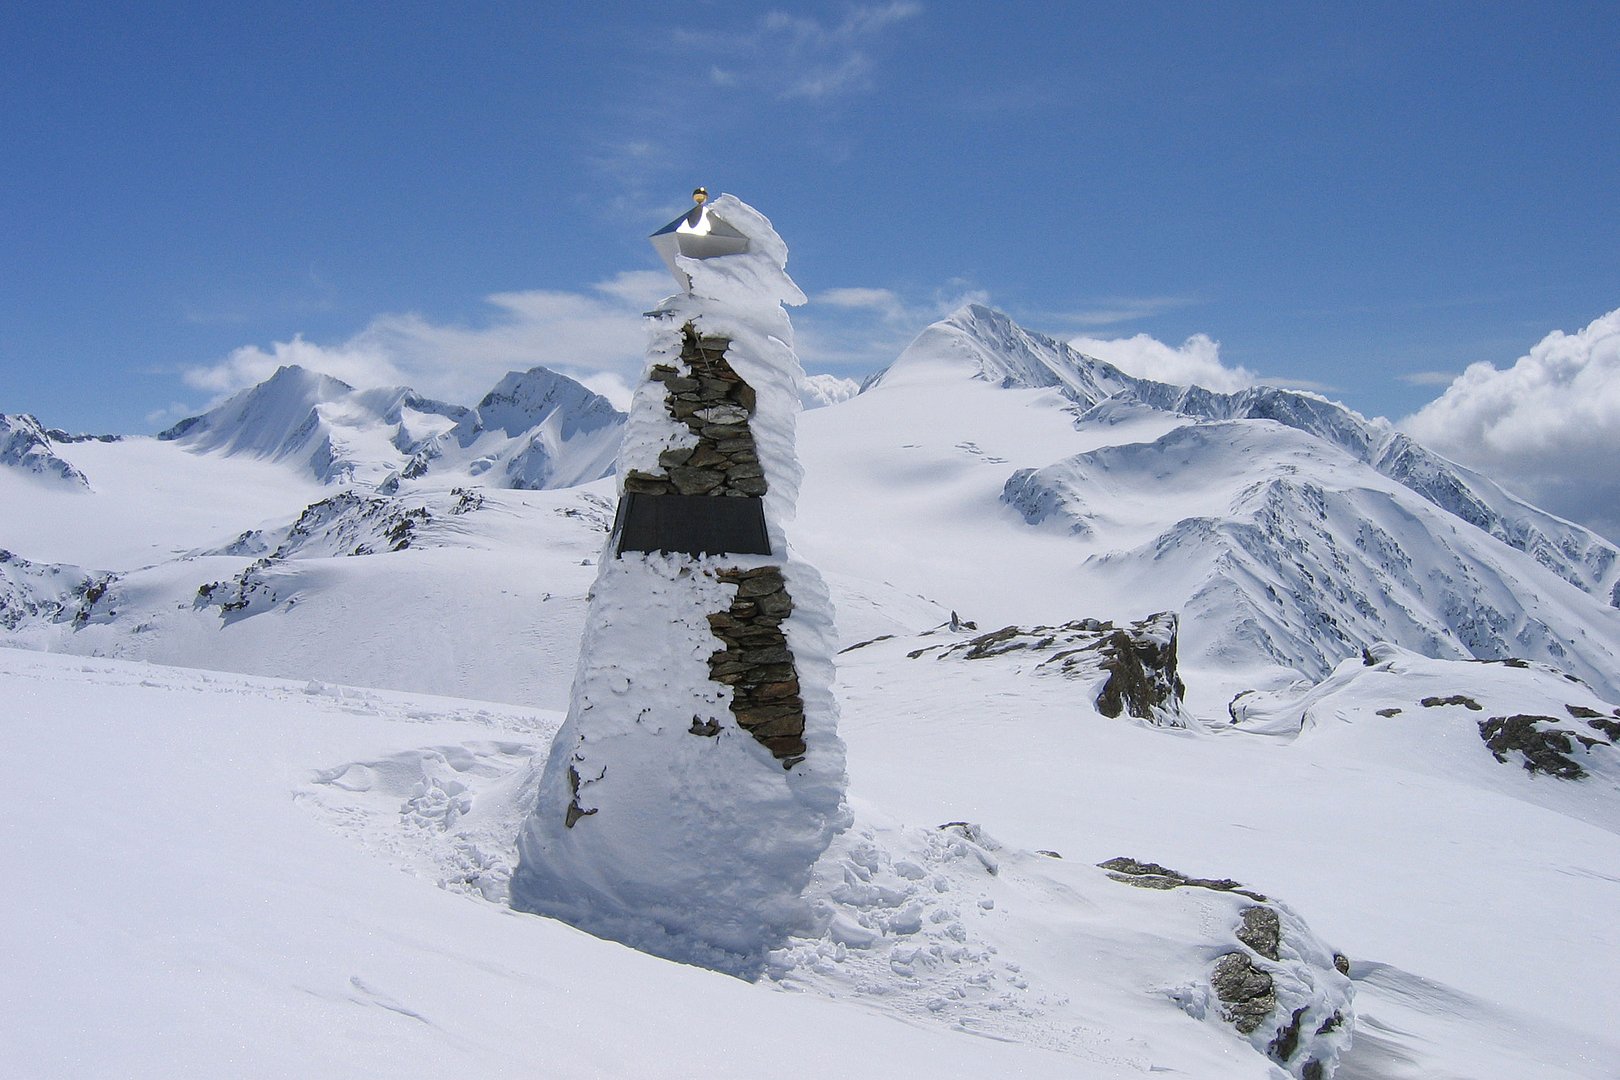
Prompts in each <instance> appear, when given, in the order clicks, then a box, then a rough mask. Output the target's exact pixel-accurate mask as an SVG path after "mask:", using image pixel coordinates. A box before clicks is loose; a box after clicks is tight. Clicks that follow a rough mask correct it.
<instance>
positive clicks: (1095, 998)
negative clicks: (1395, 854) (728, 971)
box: [768, 814, 1355, 1080]
mask: <svg viewBox="0 0 1620 1080" xmlns="http://www.w3.org/2000/svg"><path fill="white" fill-rule="evenodd" d="M1101 869H1102V872H1101V873H1099V871H1098V869H1096V868H1092V867H1089V866H1085V865H1080V864H1070V863H1067V862H1065V861H1064V860H1062V859H1061V858H1059V857H1057V856H1056V855H1055V853H1052V852H1030V851H1020V850H1016V849H1013V848H1011V847H1009V846H1007V845H1005V844H1003V843H1001V842H999V841H997V840H996V839H995V838H994V837H993V836H991V835H989V834H988V833H987V832H986V831H985V830H984V829H983V828H982V827H980V826H979V825H977V824H974V823H970V822H962V821H958V822H950V823H947V824H945V825H941V826H939V827H938V828H935V829H923V828H905V827H900V826H896V825H893V824H888V823H884V822H882V821H881V820H878V819H875V818H873V817H872V816H870V815H869V814H858V815H857V823H856V826H855V827H854V828H853V829H851V830H850V831H849V832H847V833H846V834H844V835H843V836H841V837H839V838H838V839H837V840H835V841H834V843H833V846H832V847H831V848H830V849H829V851H828V852H827V854H826V855H825V856H824V857H823V858H822V860H821V861H820V863H818V865H817V868H816V876H815V879H814V880H813V882H812V883H811V885H810V887H809V888H808V889H807V890H806V895H807V896H808V897H811V898H812V899H813V906H814V912H815V918H816V929H815V930H814V931H813V932H810V933H807V934H804V935H801V936H798V937H796V938H795V939H794V940H793V941H792V942H790V943H789V944H788V945H786V946H784V947H783V948H780V949H778V950H777V951H776V952H774V953H773V954H772V955H771V964H770V968H769V970H768V974H769V976H770V978H772V979H773V980H775V981H776V982H777V983H779V984H780V985H782V986H784V987H786V988H789V989H811V990H818V991H820V992H822V993H825V994H829V995H832V996H839V997H849V996H853V997H855V998H857V999H865V1000H868V1001H870V1002H872V1003H873V1004H880V1005H881V1007H883V1008H885V1009H886V1010H890V1011H894V1012H898V1013H901V1014H902V1015H911V1016H914V1017H916V1018H917V1019H919V1020H927V1021H933V1022H943V1023H947V1024H949V1025H950V1026H952V1027H955V1028H958V1029H959V1030H963V1031H969V1032H973V1033H976V1034H980V1035H985V1036H988V1037H991V1038H997V1039H1006V1040H1015V1041H1019V1042H1027V1043H1031V1044H1034V1045H1039V1046H1046V1047H1049V1048H1052V1049H1058V1050H1063V1051H1065V1052H1068V1053H1071V1054H1074V1055H1076V1056H1077V1057H1078V1058H1081V1059H1090V1060H1093V1061H1098V1062H1103V1061H1106V1062H1109V1063H1113V1064H1127V1065H1131V1066H1134V1067H1136V1068H1138V1069H1140V1070H1142V1071H1152V1070H1154V1069H1163V1068H1171V1067H1175V1068H1184V1069H1188V1070H1189V1071H1190V1072H1192V1073H1193V1074H1195V1075H1196V1074H1198V1073H1199V1072H1200V1070H1199V1069H1198V1067H1197V1066H1196V1065H1192V1064H1190V1063H1188V1062H1186V1061H1180V1062H1171V1061H1169V1060H1166V1059H1164V1058H1163V1057H1161V1056H1159V1055H1157V1054H1156V1053H1155V1051H1153V1050H1152V1049H1148V1048H1145V1047H1144V1046H1142V1045H1141V1044H1137V1045H1132V1041H1133V1040H1130V1039H1126V1038H1122V1037H1120V1036H1119V1034H1118V1033H1119V1032H1136V1033H1141V1034H1143V1035H1144V1036H1145V1035H1147V1033H1150V1032H1151V1033H1154V1034H1155V1035H1158V1036H1160V1037H1161V1038H1162V1036H1163V1035H1164V1034H1165V1033H1166V1029H1175V1028H1177V1027H1178V1026H1180V1025H1185V1024H1186V1019H1185V1017H1183V1016H1179V1015H1178V1011H1179V1013H1184V1014H1185V1015H1186V1016H1190V1017H1192V1018H1193V1019H1194V1020H1198V1021H1203V1022H1205V1024H1207V1025H1208V1030H1207V1035H1208V1038H1209V1043H1210V1045H1211V1046H1212V1047H1219V1046H1226V1045H1230V1043H1229V1040H1231V1039H1233V1038H1239V1039H1241V1040H1243V1042H1245V1043H1247V1044H1248V1046H1250V1047H1252V1048H1253V1050H1255V1051H1257V1052H1258V1053H1260V1054H1263V1055H1265V1056H1267V1057H1269V1058H1270V1059H1271V1060H1272V1061H1274V1062H1276V1063H1277V1064H1279V1065H1281V1066H1282V1067H1283V1068H1285V1069H1287V1070H1288V1073H1289V1075H1290V1076H1293V1077H1296V1078H1299V1080H1326V1078H1328V1077H1331V1076H1332V1075H1333V1072H1334V1070H1335V1069H1336V1067H1337V1064H1338V1060H1339V1056H1340V1054H1341V1053H1342V1052H1343V1051H1344V1050H1345V1049H1346V1048H1347V1047H1348V1046H1349V1044H1350V1041H1351V1037H1352V1033H1353V1030H1354V1026H1355V1012H1354V1008H1353V1005H1352V997H1353V992H1352V988H1351V983H1350V980H1349V978H1348V967H1349V965H1348V962H1347V961H1346V960H1345V959H1344V957H1343V956H1341V955H1339V954H1337V953H1335V952H1334V951H1333V950H1331V949H1329V948H1328V947H1327V946H1326V945H1324V944H1323V943H1322V942H1321V941H1320V940H1318V939H1317V938H1316V937H1315V935H1313V934H1312V933H1311V931H1310V929H1309V928H1308V927H1307V926H1306V925H1305V923H1304V921H1303V920H1302V919H1300V918H1299V916H1298V915H1297V914H1295V913H1294V912H1293V911H1292V910H1291V909H1290V908H1288V907H1287V906H1286V905H1284V904H1281V903H1279V902H1277V901H1275V900H1271V899H1268V898H1266V897H1264V896H1262V895H1260V894H1258V893H1255V892H1252V891H1250V890H1245V889H1242V888H1241V887H1239V886H1238V885H1237V883H1236V882H1232V881H1227V880H1211V879H1203V878H1193V877H1188V876H1186V875H1181V874H1178V873H1176V872H1175V871H1172V870H1167V869H1165V868H1164V867H1160V866H1158V865H1157V864H1152V863H1138V862H1136V861H1134V860H1131V859H1112V860H1109V861H1108V862H1106V863H1103V864H1101ZM1110 879H1112V880H1113V881H1125V882H1128V883H1130V884H1137V885H1143V886H1145V887H1146V888H1149V889H1152V890H1156V891H1157V892H1158V893H1159V895H1156V896H1151V897H1150V896H1146V895H1141V894H1137V895H1134V896H1133V895H1132V894H1130V893H1129V892H1128V891H1122V890H1118V889H1117V888H1116V887H1115V886H1114V885H1112V884H1110ZM1172 882H1173V884H1172ZM1172 891H1174V895H1170V893H1171V892H1172ZM1034 942H1039V943H1040V947H1039V948H1032V947H1031V945H1032V943H1034ZM1082 987H1083V989H1082ZM1082 998H1084V999H1085V1006H1084V1007H1083V1009H1080V1010H1077V1009H1076V1008H1075V1006H1076V1004H1077V999H1082ZM1177 1007H1179V1010H1178V1008H1177ZM1082 1016H1086V1017H1087V1018H1088V1019H1089V1020H1091V1021H1092V1022H1098V1021H1100V1020H1101V1019H1102V1018H1103V1017H1107V1018H1109V1019H1110V1020H1112V1021H1113V1022H1114V1023H1116V1024H1118V1025H1120V1026H1119V1027H1117V1028H1110V1029H1108V1030H1110V1031H1112V1032H1114V1034H1113V1035H1112V1036H1106V1035H1103V1034H1102V1033H1101V1032H1100V1031H1098V1030H1097V1029H1096V1028H1094V1027H1092V1026H1090V1025H1089V1024H1088V1023H1086V1022H1085V1021H1083V1020H1082V1019H1081V1017H1082ZM1188 1035H1189V1032H1187V1031H1182V1032H1181V1033H1180V1035H1179V1036H1178V1038H1181V1039H1185V1038H1187V1036H1188ZM1152 1045H1154V1043H1153V1042H1151V1041H1150V1042H1149V1043H1148V1047H1151V1046H1152ZM1159 1045H1163V1042H1160V1043H1159Z"/></svg>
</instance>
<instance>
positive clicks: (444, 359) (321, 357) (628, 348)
mask: <svg viewBox="0 0 1620 1080" xmlns="http://www.w3.org/2000/svg"><path fill="white" fill-rule="evenodd" d="M672 285H673V283H672V282H671V281H670V280H669V278H668V276H667V275H665V274H662V273H658V272H654V271H640V270H638V271H634V272H630V273H625V274H620V275H619V276H617V277H615V278H613V279H611V280H608V281H604V282H601V283H599V284H597V285H595V286H594V287H593V288H592V289H591V290H590V291H588V292H567V291H559V290H547V289H536V290H531V291H527V292H512V293H497V294H495V295H494V296H490V297H488V298H487V302H488V303H489V305H490V306H491V309H492V311H491V314H490V317H489V318H488V319H487V320H485V321H483V322H481V323H478V324H450V323H438V322H434V321H433V320H431V319H428V318H425V317H423V316H422V315H419V314H415V313H400V314H386V315H379V316H377V317H376V318H375V319H373V320H372V321H371V324H370V325H369V326H367V327H366V328H365V329H364V330H362V331H360V333H358V334H356V335H354V336H353V337H352V338H350V339H349V340H347V341H344V342H341V343H339V344H335V345H321V344H316V343H314V342H311V341H306V340H305V339H304V338H303V337H301V336H295V337H294V338H293V339H292V340H291V341H278V342H275V343H273V344H271V345H270V346H268V347H260V346H257V345H245V346H243V347H241V348H239V349H236V350H234V351H233V352H231V353H230V355H228V356H227V357H225V359H223V360H221V361H220V362H218V363H216V364H211V365H207V366H204V367H197V368H193V369H190V370H188V371H186V372H184V373H183V377H184V379H185V382H186V383H187V385H189V386H192V387H194V388H196V389H199V390H206V391H209V392H210V393H213V394H215V395H217V396H223V395H226V394H229V393H232V392H234V391H236V390H240V389H242V388H243V387H246V386H251V385H253V384H254V383H257V382H261V381H263V380H264V379H265V378H267V377H269V375H270V374H271V373H272V372H274V371H275V370H276V369H277V368H278V367H281V366H283V365H286V364H297V365H299V366H301V367H306V368H310V369H311V370H314V371H320V372H323V373H325V374H327V375H332V376H335V377H336V378H339V379H342V380H343V381H344V382H347V383H350V384H352V385H355V386H362V387H368V386H386V385H394V384H403V385H407V386H411V387H413V388H414V389H416V390H417V391H419V392H421V393H423V394H427V395H428V396H430V397H438V398H442V399H445V400H447V401H453V402H461V403H468V402H472V401H476V400H477V399H478V398H479V397H481V396H482V395H483V394H484V393H485V392H486V391H487V390H488V389H489V388H490V387H491V386H493V385H495V383H496V382H498V381H499V380H500V378H501V376H503V375H505V374H506V373H507V372H508V371H522V370H527V369H528V368H531V367H535V366H538V365H543V366H545V367H549V368H552V369H553V370H556V371H561V372H563V373H564V374H567V375H571V376H574V377H578V378H582V379H586V380H591V381H592V382H594V388H596V389H597V390H598V392H599V393H603V394H605V395H606V396H608V397H610V398H613V397H614V396H615V394H617V395H618V398H619V399H620V400H628V394H627V392H625V388H626V387H628V385H629V382H630V380H632V379H634V378H636V377H637V376H638V375H639V373H640V371H641V366H642V363H643V355H644V352H645V349H646V340H647V339H646V331H645V329H644V328H643V326H642V320H641V313H642V312H643V311H645V310H647V309H648V308H649V307H651V306H652V305H654V304H656V303H657V302H658V301H659V300H660V299H662V298H663V297H664V296H666V295H668V294H669V293H670V292H671V291H672Z"/></svg>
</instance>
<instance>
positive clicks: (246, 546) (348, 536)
mask: <svg viewBox="0 0 1620 1080" xmlns="http://www.w3.org/2000/svg"><path fill="white" fill-rule="evenodd" d="M483 505H484V496H483V494H482V493H481V492H479V491H478V490H477V489H476V488H452V489H450V491H448V492H433V493H430V494H423V495H411V496H394V495H373V494H367V493H365V492H360V491H353V490H350V491H343V492H340V493H339V494H337V495H334V496H332V497H331V498H329V499H322V500H321V501H320V502H317V503H311V504H310V505H309V506H308V507H306V508H305V510H304V512H303V513H302V514H300V515H299V516H298V520H297V521H295V522H293V523H292V524H291V525H289V526H287V527H286V528H285V529H284V530H270V531H268V532H266V531H263V530H250V531H249V532H245V533H243V534H242V535H240V536H238V537H237V538H236V539H235V540H233V541H231V542H230V543H229V544H227V545H225V546H224V547H222V548H217V549H213V550H211V551H206V552H200V553H199V554H210V555H238V556H240V555H258V556H259V557H258V558H256V559H254V561H253V562H252V563H251V564H249V565H248V566H247V567H245V568H244V569H243V570H242V572H241V573H239V574H237V575H236V577H234V578H232V579H230V580H228V581H212V582H207V583H205V584H203V585H202V586H200V587H199V588H198V590H197V596H196V600H195V603H196V604H197V605H211V606H217V607H218V608H219V609H220V614H221V615H222V616H232V615H236V614H237V613H244V612H245V613H247V614H254V613H256V612H258V611H263V610H267V609H269V608H271V607H274V606H275V605H276V604H277V603H279V602H280V601H281V599H282V597H281V596H280V594H279V592H278V589H277V587H276V584H275V579H276V578H277V577H278V576H279V575H278V571H277V568H278V567H279V566H280V565H281V564H283V563H286V562H287V561H288V560H291V559H319V558H335V557H352V556H358V555H377V554H384V553H387V552H395V551H404V550H405V549H407V548H410V547H422V546H428V547H459V546H462V545H464V544H465V543H466V536H465V529H464V528H462V527H461V526H458V525H456V524H455V519H457V518H461V517H464V516H465V515H467V514H471V513H474V512H475V511H477V510H479V509H481V508H482V507H483Z"/></svg>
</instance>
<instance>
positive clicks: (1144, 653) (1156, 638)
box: [908, 611, 1186, 727]
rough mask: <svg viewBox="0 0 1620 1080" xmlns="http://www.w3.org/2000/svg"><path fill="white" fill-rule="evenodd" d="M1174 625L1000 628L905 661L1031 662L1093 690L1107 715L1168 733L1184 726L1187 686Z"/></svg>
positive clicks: (1167, 620)
mask: <svg viewBox="0 0 1620 1080" xmlns="http://www.w3.org/2000/svg"><path fill="white" fill-rule="evenodd" d="M1177 626H1178V620H1177V618H1176V615H1175V613H1174V612H1168V611H1167V612H1161V613H1159V614H1158V615H1151V616H1149V617H1148V618H1146V619H1143V620H1141V621H1140V622H1135V623H1131V624H1129V625H1127V626H1124V627H1117V626H1115V625H1114V624H1113V623H1111V622H1103V621H1100V620H1097V619H1079V620H1076V621H1075V622H1070V623H1064V624H1063V625H1062V626H1035V627H1028V628H1026V627H1021V626H1004V627H1002V628H1001V629H1000V630H994V631H991V632H990V633H988V634H980V635H979V636H977V637H974V638H970V639H969V640H967V641H962V642H955V643H952V644H949V645H930V646H926V647H924V648H921V649H917V650H915V651H914V652H911V653H910V654H908V655H909V656H910V657H911V658H912V659H914V660H915V659H917V658H919V657H922V656H925V655H928V654H930V653H933V654H935V655H936V656H937V658H938V659H941V660H945V659H959V660H985V659H990V658H996V657H1008V658H1012V659H1014V660H1015V661H1016V662H1022V661H1025V660H1028V661H1029V662H1030V668H1031V670H1033V671H1035V672H1036V673H1040V674H1046V673H1056V674H1060V675H1063V676H1064V677H1066V678H1070V679H1078V680H1081V681H1083V682H1085V683H1087V684H1088V685H1089V686H1090V687H1092V688H1093V692H1092V695H1091V700H1092V703H1093V704H1094V705H1095V706H1096V708H1097V711H1098V712H1100V713H1102V714H1103V715H1104V716H1121V715H1129V716H1132V717H1135V718H1137V719H1139V720H1146V721H1149V722H1150V723H1153V724H1158V725H1162V726H1166V727H1183V726H1185V724H1186V720H1185V717H1184V716H1183V714H1182V711H1181V700H1182V697H1183V696H1184V695H1185V694H1186V687H1185V686H1184V685H1183V683H1182V681H1181V676H1180V675H1179V674H1178V672H1177V669H1176V634H1177Z"/></svg>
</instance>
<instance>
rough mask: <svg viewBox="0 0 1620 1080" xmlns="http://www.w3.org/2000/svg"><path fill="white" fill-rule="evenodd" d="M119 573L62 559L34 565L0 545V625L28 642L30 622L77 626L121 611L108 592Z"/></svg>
mask: <svg viewBox="0 0 1620 1080" xmlns="http://www.w3.org/2000/svg"><path fill="white" fill-rule="evenodd" d="M117 580H118V575H116V574H108V573H100V572H95V571H89V570H84V569H81V568H80V567H77V566H67V565H63V564H61V563H47V564H40V563H33V562H29V561H28V560H27V559H24V558H22V557H21V556H19V555H16V554H14V553H13V552H10V551H6V550H5V549H3V548H0V629H4V630H5V631H7V632H8V633H14V632H15V633H19V634H21V635H23V636H24V639H25V640H26V631H27V629H28V627H29V626H30V625H37V624H40V623H65V624H67V625H69V626H72V627H74V628H78V627H81V626H85V625H87V624H89V623H90V622H91V621H92V620H93V619H100V620H102V621H106V620H108V619H111V618H112V617H113V616H114V615H116V614H117V612H116V609H115V608H114V606H113V605H112V604H111V603H110V602H108V601H109V599H110V598H109V596H108V590H109V589H111V588H112V586H113V584H114V583H115V582H116V581H117Z"/></svg>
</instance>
